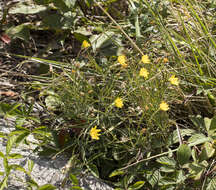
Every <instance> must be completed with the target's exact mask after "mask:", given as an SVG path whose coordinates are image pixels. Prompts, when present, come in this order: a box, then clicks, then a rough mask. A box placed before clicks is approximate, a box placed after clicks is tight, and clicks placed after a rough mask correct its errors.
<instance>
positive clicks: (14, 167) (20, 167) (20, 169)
mask: <svg viewBox="0 0 216 190" xmlns="http://www.w3.org/2000/svg"><path fill="white" fill-rule="evenodd" d="M9 168H10V170H11V169H13V170H18V171H21V172H23V173H27V172H26V170H25V169H24V168H23V167H22V166H20V165H17V164H11V165H10V166H9Z"/></svg>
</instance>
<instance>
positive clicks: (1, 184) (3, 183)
mask: <svg viewBox="0 0 216 190" xmlns="http://www.w3.org/2000/svg"><path fill="white" fill-rule="evenodd" d="M7 181H8V176H5V178H4V179H3V180H2V182H1V183H0V190H3V189H4V188H7Z"/></svg>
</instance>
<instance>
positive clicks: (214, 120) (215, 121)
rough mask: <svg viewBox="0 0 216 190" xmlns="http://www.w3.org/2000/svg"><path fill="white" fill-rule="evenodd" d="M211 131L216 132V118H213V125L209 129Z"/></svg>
mask: <svg viewBox="0 0 216 190" xmlns="http://www.w3.org/2000/svg"><path fill="white" fill-rule="evenodd" d="M209 130H211V131H212V130H213V131H215V130H216V116H215V117H213V118H212V120H211V125H210V127H209Z"/></svg>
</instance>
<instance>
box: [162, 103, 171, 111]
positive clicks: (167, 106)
mask: <svg viewBox="0 0 216 190" xmlns="http://www.w3.org/2000/svg"><path fill="white" fill-rule="evenodd" d="M160 109H161V110H163V111H167V110H169V105H168V104H167V103H166V102H164V101H162V102H161V104H160Z"/></svg>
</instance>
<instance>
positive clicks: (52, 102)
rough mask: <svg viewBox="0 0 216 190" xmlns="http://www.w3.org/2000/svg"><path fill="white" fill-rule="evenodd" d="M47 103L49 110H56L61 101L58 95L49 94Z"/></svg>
mask: <svg viewBox="0 0 216 190" xmlns="http://www.w3.org/2000/svg"><path fill="white" fill-rule="evenodd" d="M45 104H46V107H47V109H48V110H56V109H57V108H58V107H59V106H60V105H61V101H60V99H59V98H58V97H56V96H47V97H46V99H45Z"/></svg>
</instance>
